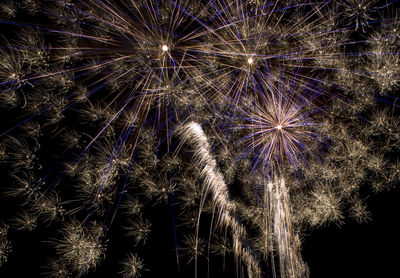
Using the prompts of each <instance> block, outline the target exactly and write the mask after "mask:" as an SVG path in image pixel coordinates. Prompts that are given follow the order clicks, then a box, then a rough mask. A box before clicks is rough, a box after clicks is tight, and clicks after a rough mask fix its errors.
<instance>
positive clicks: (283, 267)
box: [264, 178, 309, 278]
mask: <svg viewBox="0 0 400 278" xmlns="http://www.w3.org/2000/svg"><path fill="white" fill-rule="evenodd" d="M266 187H267V190H265V196H264V202H266V203H265V208H266V210H267V211H266V218H267V220H266V225H268V226H267V227H268V228H267V231H270V233H272V235H273V236H272V237H271V235H269V234H268V232H267V234H266V236H267V237H269V238H270V240H269V241H270V242H272V244H273V245H276V246H277V252H278V255H279V269H280V277H282V278H292V277H299V278H300V277H308V276H309V273H308V268H307V267H306V266H305V265H304V263H303V261H302V259H301V254H300V245H299V243H300V242H299V239H298V236H297V235H296V234H295V231H294V230H293V227H292V221H293V219H292V213H291V205H290V200H289V193H288V189H287V187H286V185H285V180H284V179H283V178H275V179H274V181H273V182H272V181H270V182H268V183H267V185H266ZM267 251H268V250H267ZM270 252H271V253H272V252H273V251H270ZM271 255H273V254H271ZM274 275H276V274H274Z"/></svg>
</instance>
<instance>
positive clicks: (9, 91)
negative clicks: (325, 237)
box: [0, 0, 400, 278]
mask: <svg viewBox="0 0 400 278" xmlns="http://www.w3.org/2000/svg"><path fill="white" fill-rule="evenodd" d="M3 2H4V3H2V4H0V24H1V26H2V30H3V29H4V28H9V30H8V31H4V34H3V38H2V40H1V48H0V59H1V63H0V108H1V111H2V112H1V113H3V114H4V115H7V113H10V115H12V118H9V119H7V122H6V123H5V124H4V126H2V129H1V130H0V140H1V141H0V162H1V165H2V169H4V171H6V172H7V173H8V182H9V184H10V186H9V187H8V188H5V189H4V194H5V197H4V198H6V199H7V198H15V199H17V200H19V201H20V202H21V209H22V211H21V212H19V213H17V214H16V216H14V218H12V220H10V221H9V223H2V222H1V223H0V266H1V265H2V264H3V263H4V264H6V263H7V258H8V256H9V254H10V253H11V252H12V247H11V246H12V243H11V242H10V241H9V239H8V237H7V233H8V232H10V233H13V232H15V233H18V232H21V231H32V230H34V229H36V228H37V226H38V225H40V224H41V223H42V224H46V225H54V227H56V228H55V229H57V230H59V231H60V238H57V239H52V240H50V241H51V242H52V244H53V246H54V247H55V250H56V252H57V256H58V257H57V258H56V259H54V258H52V259H51V260H50V262H49V263H48V264H47V266H46V271H45V273H44V274H46V275H47V276H49V277H59V278H63V277H69V276H73V275H75V276H82V275H85V274H87V273H88V272H89V271H93V270H95V268H96V267H97V266H98V265H99V264H100V262H101V261H102V260H103V258H104V254H105V253H106V252H107V245H108V244H112V241H108V242H107V236H108V234H109V231H110V230H111V229H118V227H115V225H113V223H114V221H118V219H119V218H118V217H119V215H124V217H123V218H125V217H126V218H127V221H126V223H125V226H123V227H122V230H123V231H124V233H125V234H126V235H127V237H131V238H133V239H134V241H135V244H133V245H134V246H133V247H134V248H133V249H134V251H132V250H128V251H127V252H126V256H125V259H124V260H122V263H121V268H120V270H119V271H116V272H118V273H119V274H121V276H122V277H124V278H133V277H139V276H140V275H144V276H145V275H146V271H143V269H145V266H146V261H143V260H142V259H141V258H140V254H136V253H137V252H138V253H140V249H139V248H137V246H138V245H141V244H145V243H146V240H147V238H148V235H149V233H151V223H150V221H149V220H147V219H146V216H149V215H148V213H147V212H146V209H147V208H148V207H152V206H153V205H154V204H157V205H159V206H168V207H169V208H170V211H171V214H172V223H171V225H172V226H173V231H174V238H173V241H174V244H175V245H176V250H175V251H176V255H177V267H178V268H179V267H180V266H179V265H180V263H179V262H180V260H181V255H186V257H188V258H189V259H188V263H193V264H194V271H193V273H194V276H196V277H197V276H198V275H201V270H200V268H199V267H198V264H200V263H201V262H200V261H201V260H200V259H199V258H200V257H206V258H207V260H208V261H210V258H211V257H212V254H214V255H215V256H218V255H222V256H223V257H224V260H225V256H226V255H227V254H228V253H231V255H232V256H233V257H234V258H235V262H236V265H237V268H236V269H237V271H238V272H240V273H241V274H242V275H247V276H248V277H255V278H257V277H269V276H268V275H271V276H272V277H283V278H286V277H287V278H289V277H291V278H292V277H299V278H300V277H307V276H308V268H307V266H306V264H305V263H304V262H303V261H302V259H301V246H300V242H301V233H302V231H304V230H307V229H309V228H313V227H318V226H321V225H324V224H325V223H328V222H330V221H332V222H333V221H336V222H340V221H342V219H343V218H344V216H343V215H342V214H343V210H344V208H346V209H347V210H348V211H349V217H352V218H354V219H356V220H358V221H360V222H362V221H365V220H366V219H368V217H369V214H368V211H367V210H366V207H365V204H364V202H363V198H362V196H360V194H359V193H358V188H359V187H360V185H361V184H363V182H364V181H365V180H374V181H375V182H373V185H372V186H373V189H374V190H375V191H380V190H383V189H384V186H383V185H382V184H383V183H384V184H393V183H396V182H398V181H400V163H399V162H398V161H396V159H395V157H394V155H393V154H395V153H396V151H398V149H399V148H400V128H399V125H398V123H399V120H398V119H397V118H396V111H397V109H398V108H397V104H396V101H397V98H396V96H393V95H391V94H395V90H396V89H397V88H398V85H399V82H398V80H399V79H400V55H399V53H400V36H399V30H400V19H399V18H397V17H396V10H395V8H394V6H395V4H396V1H393V2H385V3H380V2H378V1H363V0H351V1H350V0H343V1H322V2H313V1H300V0H299V1H283V0H282V1H279V0H278V1H268V0H237V1H233V0H232V1H231V0H215V1H196V0H195V1H185V0H165V1H157V0H140V1H133V0H121V1H111V0H103V1H97V0H87V1H79V0H76V1H66V0H65V1H57V0H53V1H51V0H48V1H35V0H23V1H15V2H14V1H11V0H10V1H3ZM23 17H24V18H26V20H22V18H23ZM4 30H5V29H4ZM370 111H374V112H373V113H370ZM372 145H373V146H374V148H372V147H371V146H372ZM53 152H54V153H53ZM54 154H56V155H54ZM49 161H50V162H49ZM238 185H239V187H240V188H241V190H240V193H238V194H236V195H239V196H235V194H232V192H231V191H232V190H231V189H230V188H231V187H237V186H238ZM71 196H72V197H71ZM321 200H324V201H321ZM149 202H150V203H152V204H153V205H148V204H149ZM178 214H179V215H183V216H182V220H179V218H178V219H176V218H175V215H178ZM209 218H210V219H211V220H210V219H209ZM183 219H186V220H183ZM61 220H63V221H61ZM179 221H181V222H182V223H181V225H178V224H179V223H178V224H177V223H176V222H179ZM6 222H7V221H6ZM64 222H65V223H64ZM63 223H64V224H63ZM202 225H203V226H204V225H209V226H210V228H209V239H208V244H207V240H204V239H203V238H202V237H204V235H202V229H200V227H201V226H202ZM181 226H184V228H182V230H180V229H181V228H180V227H181ZM183 231H185V232H183ZM186 231H191V232H192V233H193V236H186V237H184V236H183V235H182V234H183V233H186ZM211 235H216V237H217V239H214V238H213V237H212V236H211ZM205 236H207V235H205ZM221 242H223V244H221ZM229 242H231V243H230V246H228V245H229ZM16 244H17V243H16ZM181 245H186V247H181ZM143 248H145V247H143ZM276 258H278V259H276ZM240 265H244V266H246V267H245V268H242V267H239V266H240ZM149 273H151V270H150V271H149Z"/></svg>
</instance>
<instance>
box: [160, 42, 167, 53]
mask: <svg viewBox="0 0 400 278" xmlns="http://www.w3.org/2000/svg"><path fill="white" fill-rule="evenodd" d="M161 49H162V51H163V52H167V51H168V49H169V48H168V45H166V44H163V45H162V46H161Z"/></svg>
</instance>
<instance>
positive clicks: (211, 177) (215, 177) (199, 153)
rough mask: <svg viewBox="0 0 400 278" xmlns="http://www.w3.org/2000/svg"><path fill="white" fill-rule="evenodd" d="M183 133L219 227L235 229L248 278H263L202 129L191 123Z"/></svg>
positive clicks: (236, 246) (236, 250) (235, 242)
mask: <svg viewBox="0 0 400 278" xmlns="http://www.w3.org/2000/svg"><path fill="white" fill-rule="evenodd" d="M180 132H181V134H182V137H183V139H184V141H188V142H190V143H191V144H192V146H193V147H194V149H195V153H194V159H195V162H194V164H195V165H199V166H200V167H201V176H202V178H203V179H204V188H203V193H204V196H206V195H207V194H208V192H210V193H211V195H212V200H213V202H214V204H215V207H216V209H217V215H218V220H217V222H218V226H220V227H224V226H225V227H229V228H231V229H232V238H233V250H234V254H235V257H236V258H237V259H238V258H240V259H241V260H243V262H244V263H245V264H246V266H247V271H248V274H249V277H261V270H260V267H259V265H258V262H257V260H256V259H255V258H254V256H253V255H252V254H251V252H250V250H249V249H248V248H246V247H245V246H244V245H243V241H242V239H243V238H246V237H245V234H246V231H245V229H244V227H243V226H242V225H241V224H240V223H239V222H238V220H236V219H235V217H234V216H233V215H235V212H236V205H235V203H234V202H232V201H231V200H230V196H229V192H228V187H227V185H226V184H225V181H224V177H223V175H222V174H221V173H220V171H219V170H218V167H217V162H216V160H215V158H214V157H213V156H212V154H211V148H210V145H209V143H208V140H207V136H206V135H205V133H204V131H203V128H202V127H201V126H200V125H199V124H198V123H196V122H189V123H187V124H186V125H184V126H183V127H182V128H181V130H180ZM203 204H204V199H203V203H202V204H201V205H200V206H201V207H202V206H203ZM200 211H201V210H200ZM200 213H201V212H199V218H198V224H199V221H200ZM198 224H197V225H198Z"/></svg>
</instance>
